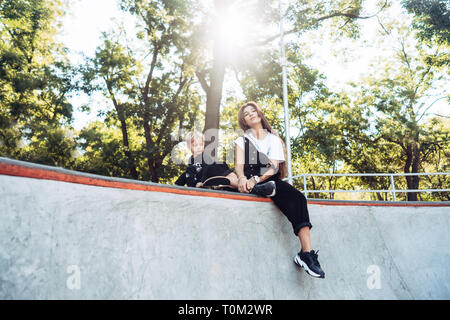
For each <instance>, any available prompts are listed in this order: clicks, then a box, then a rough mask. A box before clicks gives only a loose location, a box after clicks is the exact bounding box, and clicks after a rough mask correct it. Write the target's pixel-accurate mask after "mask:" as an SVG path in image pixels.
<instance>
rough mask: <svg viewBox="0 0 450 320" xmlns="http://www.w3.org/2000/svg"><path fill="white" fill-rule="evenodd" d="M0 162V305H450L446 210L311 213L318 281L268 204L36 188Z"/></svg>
mask: <svg viewBox="0 0 450 320" xmlns="http://www.w3.org/2000/svg"><path fill="white" fill-rule="evenodd" d="M0 160H1V161H0V270H1V271H0V299H449V298H450V268H449V266H450V235H449V232H448V230H450V207H449V206H441V207H425V206H423V207H392V206H367V205H364V206H360V205H357V204H351V205H342V204H343V203H338V204H340V205H330V204H329V203H319V204H310V205H309V210H310V217H311V222H312V224H313V228H312V230H311V233H312V242H313V247H314V249H316V250H317V249H318V250H320V252H319V259H320V262H321V264H322V267H323V269H324V270H325V272H326V278H325V279H313V278H311V277H310V276H308V275H307V274H306V273H305V271H303V270H301V269H299V268H298V267H297V266H296V265H294V263H293V262H292V258H293V256H294V255H295V254H296V252H297V251H298V250H299V249H300V244H299V241H298V239H297V238H296V237H295V236H294V235H293V232H292V229H291V225H290V224H289V222H288V221H287V219H286V218H285V217H284V216H283V215H282V213H281V212H280V211H279V210H278V209H277V208H276V207H275V205H274V204H273V203H272V202H261V201H253V200H255V198H254V197H253V198H252V197H250V198H247V200H236V199H224V198H221V197H220V195H219V197H215V196H214V194H213V196H211V193H204V195H198V194H197V195H190V194H189V193H187V194H183V193H181V194H177V193H172V192H160V191H139V190H130V189H118V188H111V187H101V186H96V185H86V184H80V183H70V182H63V181H54V180H48V179H47V178H48V177H47V178H46V177H45V174H44V175H42V174H40V176H39V177H38V178H39V179H36V178H30V177H29V176H30V175H29V173H27V174H24V175H26V176H18V175H21V174H16V173H11V172H12V171H11V170H10V169H8V168H11V167H8V166H7V165H11V164H13V165H17V167H18V168H22V169H20V170H18V171H17V170H16V171H15V172H19V171H20V172H25V171H26V170H25V169H24V168H26V167H27V166H28V165H25V164H23V163H19V162H11V161H9V160H5V158H1V159H0ZM28 167H29V169H30V170H34V169H36V168H37V169H36V170H41V171H39V172H41V173H42V172H44V171H45V170H47V168H46V167H43V166H28ZM16 169H17V168H16ZM8 170H9V171H8ZM27 172H28V171H27ZM60 172H63V173H64V174H69V175H70V174H71V172H69V171H65V170H62V171H61V170H60ZM11 174H13V175H15V176H12V175H11ZM84 176H85V177H89V175H84ZM36 177H37V176H36ZM90 177H91V178H92V177H94V176H90ZM51 179H53V178H51ZM56 180H57V179H56ZM94 180H95V177H94V178H92V179H91V180H90V181H94ZM120 181H124V180H120ZM173 190H176V191H177V192H178V191H180V190H181V191H183V190H184V191H186V190H187V189H186V188H184V189H183V188H175V189H173ZM216 195H217V193H216ZM447 205H448V204H447Z"/></svg>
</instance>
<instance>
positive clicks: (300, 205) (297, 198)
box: [271, 178, 312, 250]
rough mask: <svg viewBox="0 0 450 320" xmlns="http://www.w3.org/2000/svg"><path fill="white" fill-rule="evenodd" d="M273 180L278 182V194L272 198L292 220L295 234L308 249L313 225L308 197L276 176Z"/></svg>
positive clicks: (303, 246)
mask: <svg viewBox="0 0 450 320" xmlns="http://www.w3.org/2000/svg"><path fill="white" fill-rule="evenodd" d="M271 180H272V179H271ZM273 181H275V184H276V194H275V196H273V197H271V199H272V201H273V202H274V203H275V205H276V206H277V207H278V208H279V209H280V210H281V212H283V214H284V215H285V216H286V217H287V218H288V220H289V221H290V222H291V224H292V228H293V231H294V234H295V236H296V237H299V239H300V243H301V244H302V248H303V250H307V249H308V248H309V247H311V243H310V242H311V241H310V233H309V229H310V228H312V225H311V223H310V221H309V213H308V205H307V201H306V198H305V196H304V195H303V194H302V193H301V192H300V191H298V190H297V189H295V188H294V187H293V186H291V185H290V184H289V183H287V182H285V181H282V180H280V179H276V178H275V179H273Z"/></svg>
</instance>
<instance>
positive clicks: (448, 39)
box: [402, 0, 450, 45]
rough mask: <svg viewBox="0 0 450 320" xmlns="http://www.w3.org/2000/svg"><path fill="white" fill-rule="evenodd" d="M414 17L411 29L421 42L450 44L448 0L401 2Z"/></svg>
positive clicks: (449, 6) (407, 0)
mask: <svg viewBox="0 0 450 320" xmlns="http://www.w3.org/2000/svg"><path fill="white" fill-rule="evenodd" d="M402 4H403V6H404V7H405V8H406V10H408V12H409V13H411V14H413V15H414V20H413V27H414V28H415V29H417V30H418V34H417V35H418V37H419V38H420V39H421V40H422V41H431V42H437V43H439V44H447V45H449V44H450V4H449V2H448V0H403V1H402Z"/></svg>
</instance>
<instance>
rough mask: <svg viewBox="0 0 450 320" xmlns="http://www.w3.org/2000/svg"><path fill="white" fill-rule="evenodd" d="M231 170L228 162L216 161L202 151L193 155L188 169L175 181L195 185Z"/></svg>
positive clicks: (189, 185)
mask: <svg viewBox="0 0 450 320" xmlns="http://www.w3.org/2000/svg"><path fill="white" fill-rule="evenodd" d="M231 172H232V171H231V170H230V168H229V167H228V165H227V164H226V163H215V162H213V160H212V159H211V157H210V156H208V155H207V154H205V153H202V154H200V155H198V156H196V157H195V158H194V157H193V156H191V158H190V159H189V165H188V167H187V169H186V171H185V172H183V174H182V175H181V176H180V177H179V178H178V179H177V181H175V184H176V185H178V186H184V185H187V186H188V187H195V186H196V185H197V183H199V182H204V181H205V180H206V179H208V178H210V177H214V176H227V175H228V174H230V173H231Z"/></svg>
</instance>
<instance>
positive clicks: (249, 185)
mask: <svg viewBox="0 0 450 320" xmlns="http://www.w3.org/2000/svg"><path fill="white" fill-rule="evenodd" d="M255 185H256V181H255V179H249V180H247V184H246V187H247V190H248V192H251V191H252V190H253V187H254V186H255Z"/></svg>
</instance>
